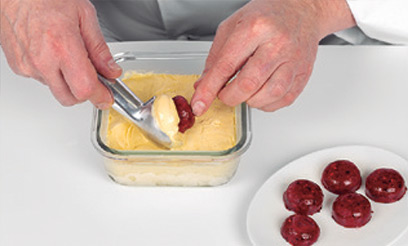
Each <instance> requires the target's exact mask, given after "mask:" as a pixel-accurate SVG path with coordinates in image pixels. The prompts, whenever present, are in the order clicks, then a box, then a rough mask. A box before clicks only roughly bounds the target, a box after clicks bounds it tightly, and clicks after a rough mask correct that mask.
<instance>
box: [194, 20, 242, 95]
mask: <svg viewBox="0 0 408 246" xmlns="http://www.w3.org/2000/svg"><path fill="white" fill-rule="evenodd" d="M233 29H234V20H233V18H232V17H230V18H228V19H226V20H225V21H223V22H222V23H221V24H220V25H219V26H218V28H217V32H216V33H215V37H214V40H213V43H212V45H211V48H210V51H209V52H208V56H207V59H206V60H205V66H204V70H203V72H202V73H201V76H200V78H199V79H198V80H197V81H196V82H195V83H194V89H197V87H198V85H199V84H200V82H201V81H202V78H203V77H204V75H205V74H206V73H207V71H208V70H209V68H210V67H212V65H213V63H214V61H215V60H216V58H217V54H218V53H219V52H220V50H221V49H222V47H224V44H225V42H226V40H227V39H228V37H229V35H230V33H231V32H232V31H233Z"/></svg>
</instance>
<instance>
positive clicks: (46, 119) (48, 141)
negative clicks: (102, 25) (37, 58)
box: [0, 43, 408, 246]
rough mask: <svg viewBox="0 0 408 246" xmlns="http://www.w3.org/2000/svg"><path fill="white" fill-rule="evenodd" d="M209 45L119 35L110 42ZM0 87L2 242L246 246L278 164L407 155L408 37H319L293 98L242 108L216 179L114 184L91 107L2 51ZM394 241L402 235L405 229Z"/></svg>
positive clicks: (8, 245)
mask: <svg viewBox="0 0 408 246" xmlns="http://www.w3.org/2000/svg"><path fill="white" fill-rule="evenodd" d="M189 45H190V46H189ZM208 45H209V43H194V44H191V43H189V44H186V43H166V45H163V44H162V45H160V43H159V44H157V43H156V44H154V43H122V44H120V45H119V44H111V49H112V51H113V52H114V53H116V52H117V51H121V50H126V49H129V48H133V49H142V50H148V49H161V50H166V49H187V48H193V49H195V48H197V47H201V48H203V47H204V48H207V47H208ZM0 93H1V94H0V120H1V121H0V245H2V246H23V245H24V246H25V245H42V246H51V245H52V246H54V245H58V246H65V245H87V246H89V245H98V246H105V245H106V246H111V245H121V246H126V245H132V246H133V245H250V241H249V238H248V236H247V233H246V212H247V209H248V206H249V203H250V201H251V199H252V197H253V195H254V193H255V192H256V191H257V190H258V189H259V187H260V186H261V185H262V184H263V183H264V182H265V180H267V179H268V177H269V176H270V175H272V174H273V173H274V172H276V171H277V170H278V169H279V168H280V167H282V166H284V165H285V164H287V163H288V162H290V161H292V160H294V159H296V158H298V157H300V156H303V155H305V154H307V153H310V152H312V151H316V150H319V149H322V148H328V147H334V146H339V145H354V144H363V145H371V146H377V147H381V148H384V149H387V150H390V151H392V152H394V153H396V154H398V155H400V156H402V157H403V158H405V159H408V108H407V106H408V47H401V46H400V47H380V46H372V47H350V46H347V47H336V46H331V47H320V49H319V53H318V57H317V61H316V65H315V70H314V73H313V75H312V78H311V80H310V82H309V84H308V86H307V87H306V89H305V91H304V93H303V94H302V95H301V96H300V97H299V98H298V100H297V101H296V102H295V104H293V105H292V106H290V107H288V108H285V109H282V110H280V111H277V112H275V113H264V112H260V111H258V110H253V111H252V123H253V124H252V128H253V141H252V144H251V146H250V149H249V150H248V151H247V152H246V153H245V154H244V156H243V158H242V160H241V163H240V166H239V169H238V172H237V173H236V175H235V177H234V178H233V179H232V180H231V181H230V182H229V183H228V184H226V185H223V186H219V187H215V188H179V187H159V188H158V187H125V186H121V185H118V184H116V183H114V182H112V181H111V180H110V179H109V178H108V177H107V175H106V174H105V172H104V168H103V165H102V159H101V157H100V156H99V154H98V153H97V152H96V150H94V148H93V146H92V144H91V141H90V128H91V118H92V106H91V105H90V104H89V103H85V104H82V105H79V106H75V107H70V108H64V107H62V106H60V105H59V104H58V103H57V102H56V100H55V99H54V98H53V97H52V95H51V93H50V92H49V91H48V89H47V88H46V87H45V86H43V85H42V84H40V83H38V82H36V81H34V80H31V79H27V78H22V77H19V76H16V75H14V74H13V73H12V71H11V70H10V68H9V66H8V65H7V63H6V60H5V56H4V53H3V52H2V53H1V83H0ZM389 226H392V225H389ZM394 245H399V246H404V245H408V233H406V234H405V235H404V236H403V237H401V238H400V240H398V242H397V243H395V244H394Z"/></svg>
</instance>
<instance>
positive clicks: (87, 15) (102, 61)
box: [80, 2, 122, 78]
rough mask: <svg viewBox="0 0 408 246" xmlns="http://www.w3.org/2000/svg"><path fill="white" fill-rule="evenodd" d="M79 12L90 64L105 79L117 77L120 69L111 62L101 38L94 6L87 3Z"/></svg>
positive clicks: (107, 49)
mask: <svg viewBox="0 0 408 246" xmlns="http://www.w3.org/2000/svg"><path fill="white" fill-rule="evenodd" d="M80 11H81V12H80V28H81V35H82V38H83V40H84V43H85V47H86V49H87V50H88V54H89V58H90V60H91V61H92V64H93V65H94V66H95V69H96V70H97V71H98V72H99V73H101V74H102V75H104V76H105V77H107V78H117V77H119V76H120V75H121V73H122V68H121V67H120V66H119V65H118V64H117V63H116V62H115V61H114V60H113V57H112V54H111V53H110V50H109V47H108V45H107V44H106V42H105V39H104V38H103V35H102V32H101V29H100V27H99V23H98V19H97V16H96V10H95V8H94V6H93V5H92V4H91V3H89V2H88V4H87V5H85V6H84V7H83V8H82V9H81V10H80Z"/></svg>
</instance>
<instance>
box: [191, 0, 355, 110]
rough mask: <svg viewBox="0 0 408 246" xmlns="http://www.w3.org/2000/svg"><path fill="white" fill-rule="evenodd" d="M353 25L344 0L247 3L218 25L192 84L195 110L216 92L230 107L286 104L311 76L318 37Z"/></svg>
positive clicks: (205, 105)
mask: <svg viewBox="0 0 408 246" xmlns="http://www.w3.org/2000/svg"><path fill="white" fill-rule="evenodd" d="M354 25H355V21H354V19H353V17H352V15H351V12H350V10H349V8H348V5H347V3H346V2H345V0H333V1H315V0H253V1H251V2H249V3H248V4H247V5H245V6H244V7H242V8H241V9H240V10H238V11H237V12H236V13H234V14H233V15H232V16H230V17H229V18H228V19H226V20H225V21H224V22H222V23H221V24H220V25H219V27H218V30H217V33H216V36H215V38H214V42H213V45H212V47H211V49H210V52H209V55H208V58H207V61H206V64H205V68H204V71H203V74H202V76H201V78H200V79H199V80H198V81H197V82H196V84H195V86H194V87H195V88H196V91H195V93H194V95H193V98H192V100H191V104H192V108H193V111H194V114H195V115H197V116H199V115H201V114H203V113H204V112H205V111H207V109H208V108H209V106H210V105H211V103H212V101H213V100H214V99H215V98H216V97H217V96H218V97H219V99H220V100H221V101H223V102H224V103H225V104H227V105H229V106H236V105H238V104H240V103H242V102H247V104H248V105H249V106H251V107H254V108H259V109H261V110H263V111H274V110H277V109H279V108H282V107H284V106H287V105H290V104H291V103H292V102H293V101H294V100H295V99H296V98H297V97H298V96H299V94H300V93H301V92H302V90H303V88H304V87H305V85H306V83H307V81H308V80H309V77H310V75H311V73H312V68H313V64H314V61H315V58H316V53H317V48H318V44H319V41H320V40H321V39H322V38H323V37H325V36H326V35H327V34H329V33H332V32H335V31H339V30H342V29H345V28H348V27H352V26H354ZM235 75H236V78H235V79H233V80H232V81H231V82H230V83H227V82H228V81H229V80H230V79H231V78H232V77H234V76H235Z"/></svg>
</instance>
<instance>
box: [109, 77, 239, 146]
mask: <svg viewBox="0 0 408 246" xmlns="http://www.w3.org/2000/svg"><path fill="white" fill-rule="evenodd" d="M198 77H199V76H198V75H174V74H153V73H147V74H140V73H127V74H126V75H125V77H124V78H123V82H125V83H126V84H127V86H128V87H129V88H130V89H131V90H132V91H133V92H134V93H135V94H136V95H137V96H138V97H139V98H140V99H141V100H142V101H147V100H148V99H150V98H151V97H153V96H156V97H157V98H156V101H155V103H154V104H153V115H154V117H155V118H156V120H157V121H158V123H159V126H160V128H161V129H162V130H163V131H164V132H165V133H167V134H168V135H169V137H170V138H171V139H172V140H174V141H175V142H181V144H175V145H174V146H173V147H172V148H171V150H183V151H220V150H227V149H230V148H231V147H233V146H234V145H235V144H236V141H237V140H236V130H235V108H233V107H229V106H226V105H225V104H223V103H222V102H221V101H220V100H218V99H216V100H215V101H214V102H213V104H212V105H211V107H210V109H209V110H208V111H207V112H206V113H205V114H204V115H202V116H200V117H196V121H195V124H194V126H193V127H192V128H190V129H188V130H187V131H186V132H185V133H180V132H178V128H177V124H178V120H179V119H178V115H177V110H176V108H175V105H174V103H173V102H172V97H174V96H177V95H182V96H184V97H185V98H186V99H187V101H190V99H191V97H192V95H193V93H194V87H193V85H194V82H195V81H197V79H198ZM107 139H108V145H109V147H111V148H113V149H118V150H161V149H163V147H162V146H159V145H157V144H156V143H154V142H153V141H151V140H150V139H149V138H147V137H146V136H144V134H143V133H142V132H141V131H140V130H139V128H138V127H137V126H136V125H134V124H133V123H131V122H130V121H128V120H126V119H125V118H124V117H123V116H122V115H120V114H119V113H117V112H116V111H113V110H110V114H109V125H108V134H107Z"/></svg>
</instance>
